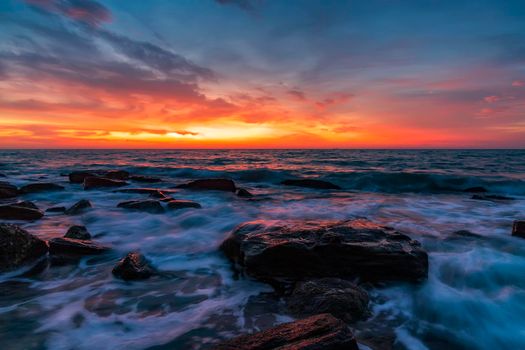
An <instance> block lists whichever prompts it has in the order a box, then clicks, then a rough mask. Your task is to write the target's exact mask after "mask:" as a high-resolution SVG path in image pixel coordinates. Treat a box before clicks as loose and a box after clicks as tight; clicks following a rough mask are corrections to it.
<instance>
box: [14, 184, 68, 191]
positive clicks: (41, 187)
mask: <svg viewBox="0 0 525 350" xmlns="http://www.w3.org/2000/svg"><path fill="white" fill-rule="evenodd" d="M64 189H65V188H64V186H60V185H57V184H54V183H49V182H40V183H33V184H28V185H25V186H22V187H20V192H22V193H35V192H47V191H62V190H64Z"/></svg>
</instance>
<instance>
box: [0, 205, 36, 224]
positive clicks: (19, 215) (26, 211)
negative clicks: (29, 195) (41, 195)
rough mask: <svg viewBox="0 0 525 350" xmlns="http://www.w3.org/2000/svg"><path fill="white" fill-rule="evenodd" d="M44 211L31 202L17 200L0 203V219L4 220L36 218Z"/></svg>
mask: <svg viewBox="0 0 525 350" xmlns="http://www.w3.org/2000/svg"><path fill="white" fill-rule="evenodd" d="M42 216H44V213H43V212H42V211H40V210H39V209H38V207H37V206H36V205H34V204H33V203H31V202H27V201H24V202H18V203H12V204H6V205H0V219H4V220H37V219H40V218H41V217H42Z"/></svg>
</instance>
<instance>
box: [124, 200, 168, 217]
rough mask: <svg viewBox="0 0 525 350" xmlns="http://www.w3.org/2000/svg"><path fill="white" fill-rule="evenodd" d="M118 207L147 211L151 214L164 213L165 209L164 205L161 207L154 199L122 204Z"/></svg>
mask: <svg viewBox="0 0 525 350" xmlns="http://www.w3.org/2000/svg"><path fill="white" fill-rule="evenodd" d="M117 207H119V208H124V209H131V210H139V211H145V212H147V213H150V214H161V213H164V208H163V207H162V205H160V202H159V201H156V200H153V199H146V200H135V201H126V202H121V203H119V204H118V205H117Z"/></svg>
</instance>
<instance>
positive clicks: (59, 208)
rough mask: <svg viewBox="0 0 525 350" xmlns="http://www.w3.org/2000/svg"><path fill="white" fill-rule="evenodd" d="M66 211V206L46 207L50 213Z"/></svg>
mask: <svg viewBox="0 0 525 350" xmlns="http://www.w3.org/2000/svg"><path fill="white" fill-rule="evenodd" d="M65 211H66V207H51V208H47V209H46V212H49V213H63V212H65Z"/></svg>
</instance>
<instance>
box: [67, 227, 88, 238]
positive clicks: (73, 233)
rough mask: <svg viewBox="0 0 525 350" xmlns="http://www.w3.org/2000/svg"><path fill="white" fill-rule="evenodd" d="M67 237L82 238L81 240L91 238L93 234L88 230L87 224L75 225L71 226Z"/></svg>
mask: <svg viewBox="0 0 525 350" xmlns="http://www.w3.org/2000/svg"><path fill="white" fill-rule="evenodd" d="M64 237H65V238H74V239H81V240H90V239H91V234H90V233H89V232H88V230H87V228H86V227H85V226H80V225H75V226H71V227H70V228H69V229H68V230H67V232H66V234H65V235H64Z"/></svg>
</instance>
